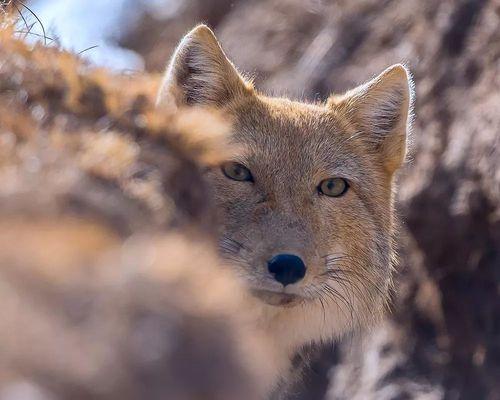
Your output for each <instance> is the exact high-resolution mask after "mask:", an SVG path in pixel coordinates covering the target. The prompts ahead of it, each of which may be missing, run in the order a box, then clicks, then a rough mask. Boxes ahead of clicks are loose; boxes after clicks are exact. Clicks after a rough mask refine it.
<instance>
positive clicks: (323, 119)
mask: <svg viewBox="0 0 500 400" xmlns="http://www.w3.org/2000/svg"><path fill="white" fill-rule="evenodd" d="M411 96H412V94H411V84H410V80H409V76H408V72H407V70H406V69H405V67H403V66H401V65H395V66H392V67H390V68H388V69H387V70H385V71H384V72H383V73H382V74H380V75H379V76H377V77H376V78H374V79H373V80H371V81H369V82H368V83H366V84H364V85H362V86H360V87H358V88H355V89H353V90H351V91H349V92H347V93H345V94H344V95H332V96H331V97H330V98H329V99H328V100H327V101H326V102H324V103H316V104H307V103H301V102H295V101H291V100H288V99H283V98H271V97H266V96H264V95H262V94H259V93H258V92H257V91H256V90H255V89H254V88H253V87H252V85H251V84H250V83H249V82H247V81H246V80H245V79H244V78H243V77H242V76H241V75H240V74H239V73H238V71H237V70H236V69H235V67H234V66H233V65H232V63H231V62H230V61H229V60H228V59H227V58H226V56H225V54H224V52H223V50H222V49H221V47H220V45H219V43H218V42H217V40H216V38H215V37H214V35H213V33H212V31H211V30H210V29H209V28H207V27H205V26H199V27H197V28H195V29H194V30H193V31H191V32H190V33H189V34H188V35H187V36H186V37H185V38H184V39H183V40H182V42H181V43H180V45H179V47H178V48H177V50H176V52H175V54H174V56H173V58H172V60H171V62H170V64H169V66H168V68H167V72H166V75H165V79H164V82H163V86H162V88H161V90H160V94H159V103H160V104H161V105H162V106H174V107H190V106H202V107H213V108H217V109H219V110H220V111H222V112H223V113H224V115H226V116H227V118H228V119H229V121H230V124H231V127H232V129H231V132H232V135H231V138H230V140H231V142H232V143H234V144H235V149H236V150H235V152H234V155H233V156H232V157H231V158H230V159H228V160H227V161H225V162H224V163H222V165H221V166H220V167H218V168H213V169H211V170H209V172H207V179H208V181H209V182H210V185H211V187H212V188H213V192H214V196H215V199H216V205H217V209H218V211H219V214H220V215H219V216H220V221H221V227H220V237H219V245H220V250H221V254H222V255H223V256H225V257H226V258H227V259H229V260H230V261H231V263H232V265H233V267H234V268H235V269H236V271H237V273H238V275H239V276H241V277H242V279H243V280H244V281H245V283H246V285H247V286H248V288H249V290H250V292H251V293H252V294H253V295H254V296H255V297H257V298H258V299H259V300H261V301H262V303H263V304H266V305H269V306H271V307H276V308H278V309H281V310H282V311H283V313H284V314H286V313H292V312H293V311H291V310H296V309H297V308H298V307H301V309H304V315H305V317H304V318H305V319H304V320H305V321H306V320H307V318H309V316H310V318H311V330H314V329H316V328H317V327H318V326H319V324H320V322H319V320H321V319H322V320H323V323H324V322H325V321H326V322H327V323H326V328H324V327H323V326H322V327H321V329H320V328H318V329H317V330H318V331H320V330H322V331H321V333H317V334H316V336H319V337H320V338H331V337H332V336H335V335H338V334H340V333H342V332H345V331H346V330H347V329H348V327H353V326H359V325H362V324H364V323H365V322H368V321H370V320H373V316H374V315H378V314H379V312H380V311H381V310H382V309H383V308H384V307H383V306H384V304H385V302H386V300H387V298H388V292H389V289H390V285H391V276H392V265H391V264H392V260H393V258H394V252H393V244H392V242H393V233H394V216H393V196H394V193H393V192H394V174H395V172H396V171H397V170H398V168H399V167H400V166H401V164H402V163H403V161H404V158H405V154H406V134H407V129H408V128H407V127H408V124H409V108H410V103H411ZM313 319H314V320H313ZM328 322H331V323H330V324H328ZM306 324H307V322H306ZM307 329H308V328H305V330H307ZM305 339H307V340H309V338H305Z"/></svg>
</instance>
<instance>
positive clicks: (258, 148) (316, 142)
mask: <svg viewBox="0 0 500 400" xmlns="http://www.w3.org/2000/svg"><path fill="white" fill-rule="evenodd" d="M230 113H231V114H232V117H233V120H234V127H233V131H234V134H233V140H234V141H235V142H236V143H237V144H238V145H239V152H238V153H237V154H236V155H235V157H234V159H235V160H236V161H238V162H241V163H243V164H245V165H247V166H248V167H252V168H257V169H258V170H261V171H262V172H264V173H266V175H267V174H269V173H272V174H277V175H278V176H279V175H280V172H282V173H287V174H290V173H292V172H294V171H295V172H296V173H297V175H299V176H301V177H304V178H305V179H309V178H310V177H311V176H312V177H315V178H316V179H324V178H328V177H330V176H342V177H344V178H346V179H350V180H352V181H359V180H361V179H362V178H363V175H365V174H364V173H363V171H364V170H366V169H367V168H369V166H368V165H367V164H368V163H367V161H368V160H367V159H366V158H367V157H366V156H363V155H366V150H364V149H363V143H362V142H358V141H356V133H357V132H356V130H355V129H354V127H353V126H351V125H350V124H349V123H348V121H345V120H343V119H342V118H341V117H340V116H339V115H337V114H336V113H335V110H332V109H328V108H326V107H325V106H324V105H322V104H308V103H301V102H296V101H291V100H288V99H281V98H270V97H263V96H260V97H258V98H257V97H255V98H251V99H249V100H248V101H246V102H244V103H242V104H239V105H238V106H236V107H234V108H233V109H232V111H231V112H230Z"/></svg>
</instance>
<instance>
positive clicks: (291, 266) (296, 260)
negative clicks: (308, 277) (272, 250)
mask: <svg viewBox="0 0 500 400" xmlns="http://www.w3.org/2000/svg"><path fill="white" fill-rule="evenodd" d="M267 269H268V270H269V272H270V273H271V274H273V275H274V279H276V280H277V281H278V282H280V283H281V284H283V286H286V285H290V284H292V283H295V282H298V281H300V280H301V279H302V278H303V277H304V275H305V274H306V265H305V264H304V261H302V259H301V258H300V257H298V256H296V255H293V254H278V255H277V256H274V257H273V258H271V259H270V260H269V261H268V262H267Z"/></svg>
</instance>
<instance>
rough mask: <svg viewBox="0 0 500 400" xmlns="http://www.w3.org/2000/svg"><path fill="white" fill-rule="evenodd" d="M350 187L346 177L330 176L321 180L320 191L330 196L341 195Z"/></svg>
mask: <svg viewBox="0 0 500 400" xmlns="http://www.w3.org/2000/svg"><path fill="white" fill-rule="evenodd" d="M347 189H349V184H348V183H347V181H346V180H345V179H344V178H328V179H325V180H323V181H321V182H320V184H319V186H318V191H319V192H320V193H322V194H324V195H326V196H329V197H340V196H342V195H343V194H344V193H345V192H347Z"/></svg>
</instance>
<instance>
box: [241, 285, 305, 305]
mask: <svg viewBox="0 0 500 400" xmlns="http://www.w3.org/2000/svg"><path fill="white" fill-rule="evenodd" d="M251 293H252V294H253V295H254V296H255V297H257V298H258V299H259V300H262V301H263V302H264V303H267V304H269V305H272V306H281V307H293V306H296V305H297V304H299V303H301V302H303V301H304V299H303V298H302V297H301V296H298V295H296V294H291V293H282V292H273V291H270V290H263V289H252V290H251Z"/></svg>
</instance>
